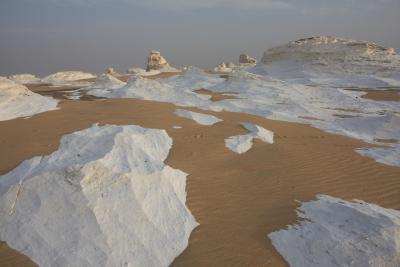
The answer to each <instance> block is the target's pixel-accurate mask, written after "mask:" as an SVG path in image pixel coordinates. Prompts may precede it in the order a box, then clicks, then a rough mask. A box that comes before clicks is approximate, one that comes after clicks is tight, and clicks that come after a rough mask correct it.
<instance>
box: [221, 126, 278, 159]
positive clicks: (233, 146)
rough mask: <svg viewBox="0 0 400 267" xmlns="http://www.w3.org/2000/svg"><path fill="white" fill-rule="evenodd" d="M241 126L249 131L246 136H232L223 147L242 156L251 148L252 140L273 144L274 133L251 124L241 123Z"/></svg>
mask: <svg viewBox="0 0 400 267" xmlns="http://www.w3.org/2000/svg"><path fill="white" fill-rule="evenodd" d="M241 125H242V126H243V127H244V128H246V129H247V130H249V131H250V133H248V134H243V135H234V136H231V137H229V138H227V139H225V146H226V147H227V148H229V149H230V150H232V151H233V152H235V153H238V154H243V153H245V152H247V151H249V150H250V149H251V148H252V146H253V139H254V138H256V139H260V140H261V141H263V142H265V143H268V144H273V143H274V133H273V132H271V131H269V130H267V129H265V128H263V127H261V126H258V125H256V124H252V123H241Z"/></svg>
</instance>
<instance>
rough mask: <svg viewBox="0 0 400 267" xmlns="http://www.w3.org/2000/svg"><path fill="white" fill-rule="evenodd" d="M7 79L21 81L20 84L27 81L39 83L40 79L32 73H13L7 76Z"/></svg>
mask: <svg viewBox="0 0 400 267" xmlns="http://www.w3.org/2000/svg"><path fill="white" fill-rule="evenodd" d="M8 79H10V80H12V81H14V82H17V83H21V84H29V83H39V82H40V79H39V78H37V77H36V76H35V75H33V74H29V73H23V74H15V75H11V76H9V77H8Z"/></svg>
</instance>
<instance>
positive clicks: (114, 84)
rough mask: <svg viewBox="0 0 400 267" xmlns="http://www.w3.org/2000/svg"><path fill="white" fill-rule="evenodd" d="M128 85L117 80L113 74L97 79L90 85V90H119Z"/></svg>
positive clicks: (103, 75)
mask: <svg viewBox="0 0 400 267" xmlns="http://www.w3.org/2000/svg"><path fill="white" fill-rule="evenodd" d="M125 85H126V83H125V82H123V81H121V80H119V79H118V78H115V76H113V75H111V74H102V75H100V76H99V77H97V78H96V81H95V82H94V83H93V84H92V85H90V86H89V87H88V88H90V89H110V90H114V89H118V88H121V87H123V86H125Z"/></svg>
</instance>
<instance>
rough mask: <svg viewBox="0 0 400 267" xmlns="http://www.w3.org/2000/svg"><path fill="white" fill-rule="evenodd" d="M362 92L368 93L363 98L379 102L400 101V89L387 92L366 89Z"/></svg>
mask: <svg viewBox="0 0 400 267" xmlns="http://www.w3.org/2000/svg"><path fill="white" fill-rule="evenodd" d="M354 91H358V90H354ZM362 91H364V92H366V93H367V94H365V95H363V96H362V98H366V99H371V100H377V101H400V88H388V89H386V90H377V89H365V90H362Z"/></svg>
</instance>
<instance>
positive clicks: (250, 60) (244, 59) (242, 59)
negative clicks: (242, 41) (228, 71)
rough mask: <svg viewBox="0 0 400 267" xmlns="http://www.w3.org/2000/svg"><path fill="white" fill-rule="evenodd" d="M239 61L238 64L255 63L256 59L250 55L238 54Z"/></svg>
mask: <svg viewBox="0 0 400 267" xmlns="http://www.w3.org/2000/svg"><path fill="white" fill-rule="evenodd" d="M239 63H240V64H257V60H256V59H255V58H252V57H250V56H249V55H246V54H241V55H240V56H239Z"/></svg>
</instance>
